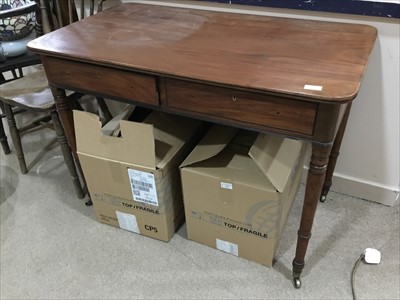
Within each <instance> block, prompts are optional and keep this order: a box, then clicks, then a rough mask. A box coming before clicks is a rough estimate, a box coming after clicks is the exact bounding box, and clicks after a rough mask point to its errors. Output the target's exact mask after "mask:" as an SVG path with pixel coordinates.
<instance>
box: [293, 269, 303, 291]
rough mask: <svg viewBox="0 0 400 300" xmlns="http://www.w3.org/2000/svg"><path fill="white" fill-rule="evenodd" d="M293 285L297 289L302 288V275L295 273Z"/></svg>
mask: <svg viewBox="0 0 400 300" xmlns="http://www.w3.org/2000/svg"><path fill="white" fill-rule="evenodd" d="M293 285H294V287H295V288H296V289H299V288H301V280H300V273H293Z"/></svg>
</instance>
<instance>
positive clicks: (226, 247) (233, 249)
mask: <svg viewBox="0 0 400 300" xmlns="http://www.w3.org/2000/svg"><path fill="white" fill-rule="evenodd" d="M215 240H216V241H215V244H216V246H217V249H218V250H221V251H224V252H226V253H230V254H233V255H235V256H238V255H239V247H238V245H237V244H234V243H230V242H227V241H223V240H220V239H215Z"/></svg>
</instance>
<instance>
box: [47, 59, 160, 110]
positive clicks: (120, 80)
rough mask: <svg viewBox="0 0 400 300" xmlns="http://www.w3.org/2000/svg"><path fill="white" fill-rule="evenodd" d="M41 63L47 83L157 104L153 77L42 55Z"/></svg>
mask: <svg viewBox="0 0 400 300" xmlns="http://www.w3.org/2000/svg"><path fill="white" fill-rule="evenodd" d="M43 65H44V66H45V68H46V75H47V77H48V80H49V83H50V84H55V85H57V86H61V87H65V88H67V89H72V90H73V89H74V88H75V89H80V90H82V91H84V92H87V93H88V94H90V92H92V93H93V94H95V95H103V96H110V97H111V98H112V97H114V98H121V99H124V100H132V101H137V102H141V103H146V104H151V105H158V104H159V103H158V96H157V88H156V80H155V77H152V76H148V75H142V74H137V73H134V72H130V71H125V70H118V69H113V68H108V67H103V66H96V65H90V64H86V63H80V62H75V61H66V60H63V59H59V58H54V57H45V58H44V59H43Z"/></svg>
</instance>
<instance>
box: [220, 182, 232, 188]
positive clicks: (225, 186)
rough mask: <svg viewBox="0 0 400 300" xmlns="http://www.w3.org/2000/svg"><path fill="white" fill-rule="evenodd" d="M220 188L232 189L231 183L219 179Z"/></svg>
mask: <svg viewBox="0 0 400 300" xmlns="http://www.w3.org/2000/svg"><path fill="white" fill-rule="evenodd" d="M221 188H222V189H226V190H232V189H233V184H232V183H229V182H222V181H221Z"/></svg>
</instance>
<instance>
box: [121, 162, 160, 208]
mask: <svg viewBox="0 0 400 300" xmlns="http://www.w3.org/2000/svg"><path fill="white" fill-rule="evenodd" d="M128 174H129V181H130V182H131V188H132V195H133V199H134V200H135V201H138V202H142V203H146V204H150V205H155V206H158V198H157V189H156V182H155V180H154V175H153V174H152V173H147V172H142V171H138V170H133V169H128Z"/></svg>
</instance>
